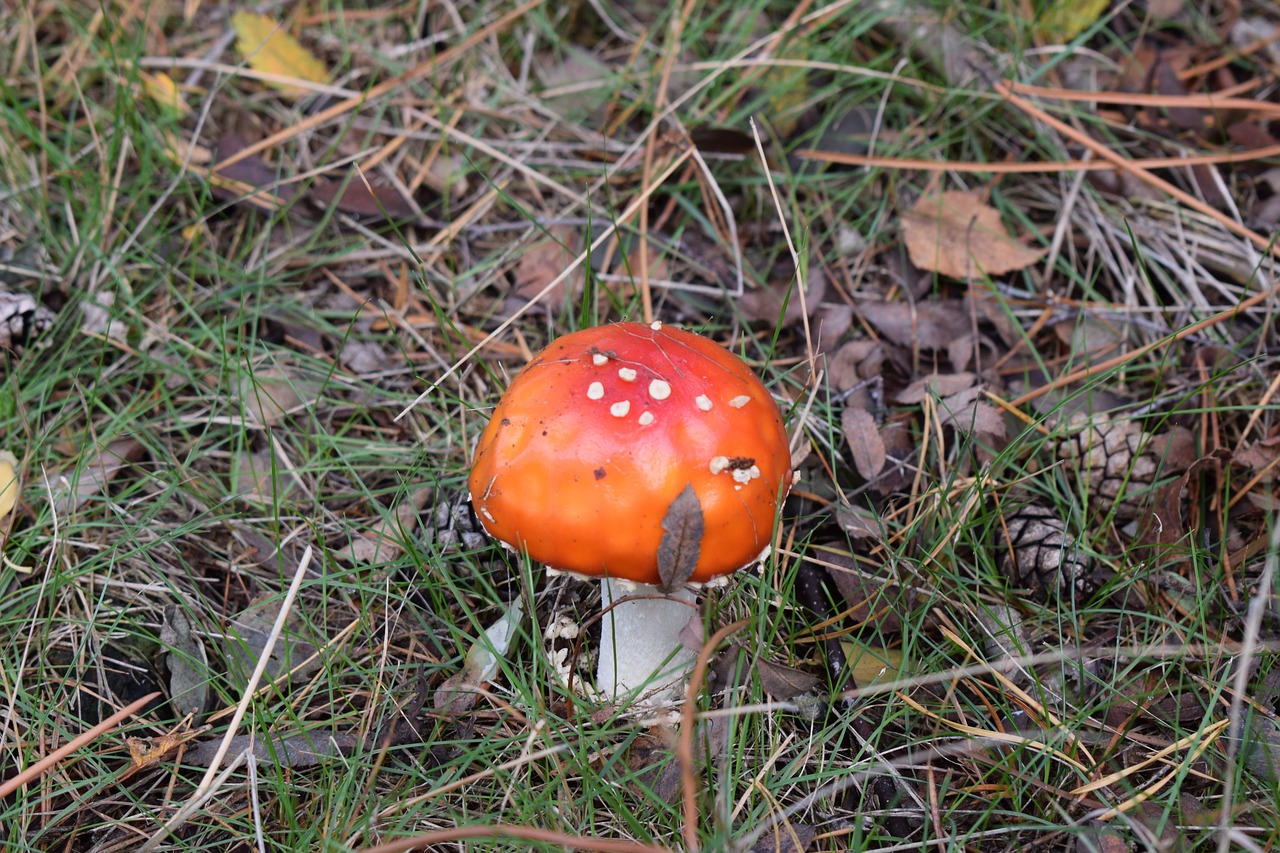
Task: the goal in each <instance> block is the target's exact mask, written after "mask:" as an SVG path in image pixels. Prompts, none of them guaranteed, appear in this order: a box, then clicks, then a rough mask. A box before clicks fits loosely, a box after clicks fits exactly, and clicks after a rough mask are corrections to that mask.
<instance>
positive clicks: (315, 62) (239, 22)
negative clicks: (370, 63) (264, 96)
mask: <svg viewBox="0 0 1280 853" xmlns="http://www.w3.org/2000/svg"><path fill="white" fill-rule="evenodd" d="M231 27H232V29H234V30H235V31H236V48H237V49H238V50H239V51H240V55H241V56H243V57H244V59H245V62H247V63H249V67H250V68H252V69H253V70H254V71H261V72H262V73H263V74H273V75H276V76H278V77H289V78H292V79H294V80H307V81H310V82H312V83H325V82H328V80H329V70H328V69H327V68H325V67H324V63H323V62H321V61H320V60H319V59H317V58H316V57H315V55H313V54H312V53H311V52H310V51H309V50H307V49H306V48H305V47H303V46H302V45H300V44H298V41H297V39H295V38H294V37H293V36H291V35H289V34H288V33H287V32H285V31H284V28H283V27H282V26H281V25H280V24H279V23H277V22H276V21H274V20H272V19H271V18H269V17H267V16H266V15H255V14H253V13H252V12H236V13H235V14H234V15H232V16H231ZM265 82H266V83H267V85H269V86H274V87H275V88H277V89H279V90H281V91H283V92H287V93H289V94H290V95H294V96H297V95H302V94H305V93H306V91H307V90H306V89H305V88H302V87H300V86H292V85H290V84H288V83H286V82H284V81H282V80H267V81H265Z"/></svg>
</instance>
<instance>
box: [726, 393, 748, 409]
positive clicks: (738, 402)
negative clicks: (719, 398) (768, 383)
mask: <svg viewBox="0 0 1280 853" xmlns="http://www.w3.org/2000/svg"><path fill="white" fill-rule="evenodd" d="M750 402H751V398H750V397H748V396H747V395H746V394H739V395H738V396H737V397H734V398H733V399H732V400H730V401H729V405H730V406H732V407H733V408H735V409H741V408H742V407H743V406H745V405H746V404H747V403H750Z"/></svg>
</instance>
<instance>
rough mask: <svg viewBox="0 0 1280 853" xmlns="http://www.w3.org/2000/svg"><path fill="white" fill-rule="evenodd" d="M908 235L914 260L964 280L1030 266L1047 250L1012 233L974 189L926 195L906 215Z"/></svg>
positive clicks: (905, 237) (904, 226) (904, 222)
mask: <svg viewBox="0 0 1280 853" xmlns="http://www.w3.org/2000/svg"><path fill="white" fill-rule="evenodd" d="M902 236H903V241H904V242H905V243H906V244H907V252H908V253H909V254H910V255H911V262H912V263H913V264H915V265H916V266H918V267H919V268H920V269H922V270H929V271H931V272H936V273H938V274H939V275H945V276H950V277H951V278H958V279H962V280H968V279H973V278H982V277H984V276H998V275H1004V274H1005V273H1010V272H1014V271H1016V270H1020V269H1025V268H1027V267H1029V266H1031V265H1032V264H1034V263H1035V262H1036V261H1038V260H1040V258H1041V257H1042V256H1043V255H1044V253H1043V252H1041V251H1039V250H1037V249H1032V248H1029V247H1028V246H1026V245H1025V244H1024V243H1022V242H1020V241H1018V240H1015V239H1014V238H1013V237H1011V236H1010V235H1009V232H1008V231H1007V230H1006V229H1005V227H1004V224H1003V223H1002V222H1001V221H1000V213H999V211H997V210H996V209H995V208H993V207H991V206H990V205H988V204H986V203H985V202H983V201H982V198H981V195H980V194H978V193H974V192H961V191H958V190H948V191H946V192H941V193H937V194H930V195H924V196H921V197H920V200H919V201H917V202H916V204H915V206H914V207H912V208H911V210H909V211H907V212H906V213H905V214H904V215H903V217H902Z"/></svg>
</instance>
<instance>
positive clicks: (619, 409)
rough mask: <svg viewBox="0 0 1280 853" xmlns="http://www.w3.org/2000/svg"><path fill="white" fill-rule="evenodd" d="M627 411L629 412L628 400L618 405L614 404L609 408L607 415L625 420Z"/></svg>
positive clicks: (629, 404)
mask: <svg viewBox="0 0 1280 853" xmlns="http://www.w3.org/2000/svg"><path fill="white" fill-rule="evenodd" d="M629 411H631V401H630V400H623V401H621V402H619V403H614V404H613V405H612V406H610V407H609V414H611V415H613V416H614V417H615V418H625V417H626V416H627V412H629Z"/></svg>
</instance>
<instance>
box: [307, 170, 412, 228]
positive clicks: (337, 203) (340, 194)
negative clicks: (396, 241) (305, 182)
mask: <svg viewBox="0 0 1280 853" xmlns="http://www.w3.org/2000/svg"><path fill="white" fill-rule="evenodd" d="M309 195H310V198H311V200H312V201H313V202H314V203H315V204H317V205H318V206H320V207H322V208H327V207H329V206H333V207H335V208H337V209H338V210H340V211H342V212H343V213H349V214H351V215H352V216H361V217H366V218H369V219H384V218H391V219H411V218H413V217H416V216H417V215H418V212H417V210H415V209H414V207H413V205H412V204H411V203H410V202H409V200H408V199H406V198H405V197H404V196H403V195H401V194H400V191H399V190H398V189H396V188H395V187H391V186H385V185H380V184H375V183H373V182H372V181H371V182H369V183H367V184H366V183H365V180H364V178H363V177H362V176H360V175H358V174H356V175H352V176H351V178H350V179H349V180H347V181H346V182H345V183H344V182H343V181H341V180H330V181H323V182H320V183H317V184H316V185H315V186H313V187H312V188H311V192H310V194H309Z"/></svg>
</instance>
